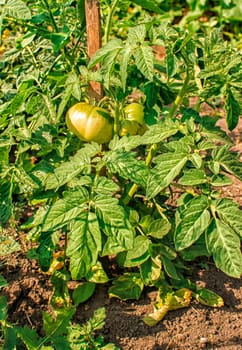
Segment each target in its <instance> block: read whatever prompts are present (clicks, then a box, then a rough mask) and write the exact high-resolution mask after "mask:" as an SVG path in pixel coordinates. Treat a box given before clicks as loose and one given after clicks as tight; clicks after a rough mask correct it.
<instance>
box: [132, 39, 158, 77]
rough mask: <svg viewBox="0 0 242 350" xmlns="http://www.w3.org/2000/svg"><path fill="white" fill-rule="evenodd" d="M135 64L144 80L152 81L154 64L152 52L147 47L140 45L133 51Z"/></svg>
mask: <svg viewBox="0 0 242 350" xmlns="http://www.w3.org/2000/svg"><path fill="white" fill-rule="evenodd" d="M133 56H134V59H135V64H136V66H137V68H138V69H139V70H140V71H141V73H142V74H143V75H144V77H145V78H147V79H149V80H150V81H152V80H153V72H154V62H153V51H152V48H151V47H150V46H148V45H142V46H140V47H138V48H136V49H135V50H134V51H133Z"/></svg>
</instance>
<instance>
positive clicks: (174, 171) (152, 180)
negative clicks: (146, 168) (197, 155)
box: [146, 152, 188, 199]
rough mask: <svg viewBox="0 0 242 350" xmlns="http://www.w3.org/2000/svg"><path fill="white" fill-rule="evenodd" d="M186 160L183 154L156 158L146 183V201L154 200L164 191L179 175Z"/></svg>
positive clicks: (186, 157)
mask: <svg viewBox="0 0 242 350" xmlns="http://www.w3.org/2000/svg"><path fill="white" fill-rule="evenodd" d="M187 160H188V155H187V154H184V153H171V152H169V153H164V154H162V155H160V156H158V157H157V158H156V163H158V164H157V165H156V166H155V167H154V168H153V169H152V170H151V173H150V176H149V177H148V181H147V189H146V195H147V198H148V199H151V198H154V197H155V196H156V195H157V194H158V193H159V192H161V191H162V190H163V189H165V188H166V187H167V186H169V185H170V183H171V182H172V181H173V180H174V179H175V178H176V177H177V176H178V175H179V174H180V172H181V170H182V169H183V167H184V165H185V164H186V162H187Z"/></svg>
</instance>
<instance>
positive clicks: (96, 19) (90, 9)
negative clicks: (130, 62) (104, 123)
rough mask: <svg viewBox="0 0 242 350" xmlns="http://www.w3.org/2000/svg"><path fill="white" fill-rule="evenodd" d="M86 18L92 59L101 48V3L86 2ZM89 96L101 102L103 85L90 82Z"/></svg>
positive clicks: (88, 45)
mask: <svg viewBox="0 0 242 350" xmlns="http://www.w3.org/2000/svg"><path fill="white" fill-rule="evenodd" d="M85 16H86V30H87V52H88V56H89V58H91V57H92V56H93V55H94V54H95V52H96V51H97V50H98V49H100V47H101V20H100V7H99V1H97V0H86V1H85ZM99 67H100V65H97V66H96V67H95V68H96V69H98V68H99ZM89 96H90V97H91V98H94V99H95V100H98V101H99V100H101V98H102V97H103V89H102V85H101V83H99V82H97V81H90V82H89Z"/></svg>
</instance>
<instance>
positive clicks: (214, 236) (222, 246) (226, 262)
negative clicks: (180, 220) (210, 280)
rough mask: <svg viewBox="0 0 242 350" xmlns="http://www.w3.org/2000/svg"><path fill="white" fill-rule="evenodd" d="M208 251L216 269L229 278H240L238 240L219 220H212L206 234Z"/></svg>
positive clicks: (241, 261) (241, 262)
mask: <svg viewBox="0 0 242 350" xmlns="http://www.w3.org/2000/svg"><path fill="white" fill-rule="evenodd" d="M206 241H207V246H208V249H209V251H210V252H211V253H212V255H213V259H214V262H215V265H216V266H217V268H219V269H220V270H222V271H223V272H224V273H226V274H227V275H229V276H232V277H237V278H240V276H241V274H242V255H241V251H240V238H239V236H238V235H237V234H236V233H235V231H233V229H232V228H231V227H230V226H229V225H228V224H226V223H225V222H223V221H221V220H219V219H213V220H212V222H211V224H210V225H209V227H208V229H207V232H206Z"/></svg>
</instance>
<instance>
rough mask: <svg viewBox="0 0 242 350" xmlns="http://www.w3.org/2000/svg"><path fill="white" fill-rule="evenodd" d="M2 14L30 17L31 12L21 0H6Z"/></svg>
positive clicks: (23, 18) (22, 17) (19, 17)
mask: <svg viewBox="0 0 242 350" xmlns="http://www.w3.org/2000/svg"><path fill="white" fill-rule="evenodd" d="M3 15H8V16H11V17H14V18H16V19H22V20H28V19H31V17H32V16H31V12H30V9H29V8H28V6H27V5H26V4H25V3H24V1H22V0H8V1H7V3H6V4H5V5H4V7H3Z"/></svg>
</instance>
